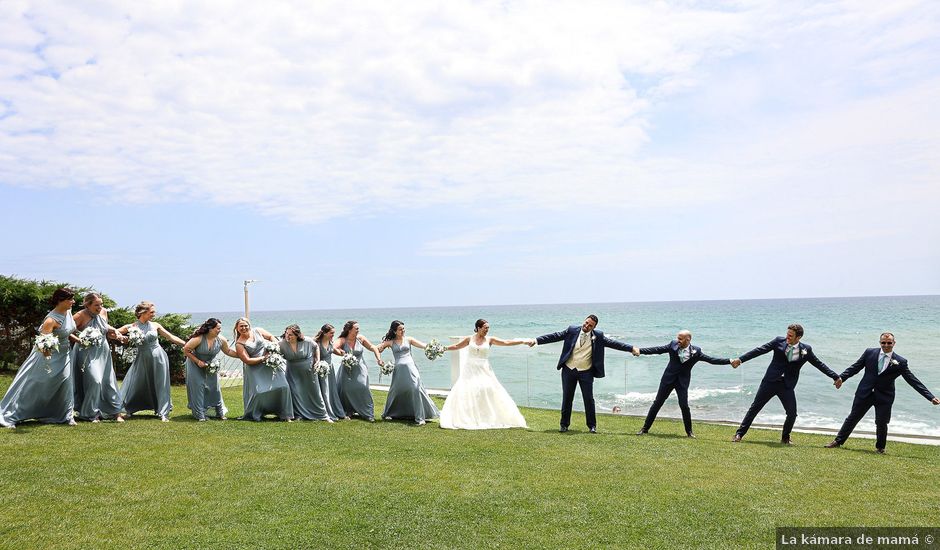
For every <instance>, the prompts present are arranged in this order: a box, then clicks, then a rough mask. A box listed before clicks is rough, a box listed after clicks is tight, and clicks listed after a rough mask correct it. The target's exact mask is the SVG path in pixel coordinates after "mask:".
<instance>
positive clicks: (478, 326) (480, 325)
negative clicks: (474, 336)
mask: <svg viewBox="0 0 940 550" xmlns="http://www.w3.org/2000/svg"><path fill="white" fill-rule="evenodd" d="M486 323H487V320H486V319H477V322H476V323H473V332H479V330H480V329H481V328H483V325H485V324H486Z"/></svg>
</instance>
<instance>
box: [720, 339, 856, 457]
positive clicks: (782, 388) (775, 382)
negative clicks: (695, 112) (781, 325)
mask: <svg viewBox="0 0 940 550" xmlns="http://www.w3.org/2000/svg"><path fill="white" fill-rule="evenodd" d="M797 345H798V346H799V347H800V356H799V359H797V360H796V361H790V360H789V359H788V358H787V355H786V350H787V339H786V338H785V337H783V336H778V337H776V338H774V339H773V340H771V341H770V342H767V343H766V344H764V345H763V346H760V347H757V348H754V349H752V350H751V351H749V352H747V353H745V354H744V355H742V356H741V357H740V359H741V362H742V363H743V362H745V361H750V360H751V359H753V358H755V357H757V356H759V355H764V354H765V353H768V352H771V351H772V352H773V354H774V355H773V359H771V361H770V365H768V366H767V372H766V373H765V374H764V379H763V380H761V383H760V387H758V388H757V395H755V396H754V402H753V403H751V407H750V408H749V409H748V411H747V414H745V415H744V420H742V421H741V425H740V426H738V432H737V433H738V435H739V436H741V437H744V434H746V433H747V430H748V428H750V427H751V423H752V422H754V418H755V417H757V413H759V412H760V411H761V409H763V408H764V405H766V404H767V402H768V401H770V400H771V398H773V397H774V396H776V397H777V398H779V399H780V403H781V404H783V409H784V410H785V411H786V413H787V419H786V421H784V423H783V432H782V433H781V434H780V438H781V439H782V440H783V441H788V440H789V439H790V432H791V431H792V430H793V424H794V423H795V422H796V392H795V391H794V388H796V383H797V382H799V380H800V369H801V368H803V365H805V364H806V363H807V362H808V363H810V364H811V365H813V366H814V367H816V368H817V369H819V371H820V372H822V373H823V374H825V375H826V376H828V377H829V378H832V379H833V380H835V379H837V378H839V375H838V374H836V373H835V372H834V371H833V370H832V369H830V368H829V367H827V366H826V364H825V363H823V362H822V361H820V360H819V358H818V357H816V354H815V353H813V348H812V347H811V346H810V345H809V344H804V343H803V342H800V343H798V344H797Z"/></svg>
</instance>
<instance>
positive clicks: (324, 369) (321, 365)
mask: <svg viewBox="0 0 940 550" xmlns="http://www.w3.org/2000/svg"><path fill="white" fill-rule="evenodd" d="M330 368H331V367H330V364H329V363H327V362H326V361H317V364H316V365H314V366H313V372H315V373H316V374H317V375H318V376H319V377H320V378H326V375H328V374H329V373H330Z"/></svg>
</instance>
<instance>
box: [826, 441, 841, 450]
mask: <svg viewBox="0 0 940 550" xmlns="http://www.w3.org/2000/svg"><path fill="white" fill-rule="evenodd" d="M841 446H842V444H841V443H839V442H838V441H836V440H835V439H833V440H832V441H830V442H829V443H826V444H825V447H826V448H827V449H835V448H836V447H841Z"/></svg>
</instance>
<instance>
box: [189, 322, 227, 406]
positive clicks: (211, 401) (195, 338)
mask: <svg viewBox="0 0 940 550" xmlns="http://www.w3.org/2000/svg"><path fill="white" fill-rule="evenodd" d="M221 332H222V321H220V320H218V319H216V318H215V317H210V318H208V319H206V322H205V323H203V324H202V325H200V326H199V328H197V329H196V330H195V332H193V334H192V336H190V337H189V341H188V342H186V345H185V346H183V354H185V355H186V397H187V398H188V403H187V405H186V406H187V407H189V410H190V411H192V413H193V418H195V419H196V420H198V421H200V422H205V421H206V412H207V411H208V410H209V409H215V417H216V418H218V419H219V420H225V419H226V418H225V414H226V413H227V412H228V409H226V408H225V402H224V401H223V400H222V390H221V389H220V388H219V373H218V372H214V373H210V372H209V371H208V370H207V368H208V367H209V363H211V362H212V361H213V359H215V358H216V357H217V356H218V355H219V352H220V351H221V352H222V353H224V354H225V355H228V356H229V357H235V358H238V355H237V354H236V353H235V350H233V349H232V348H230V347H229V345H228V340H226V339H225V337H224V336H221Z"/></svg>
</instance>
